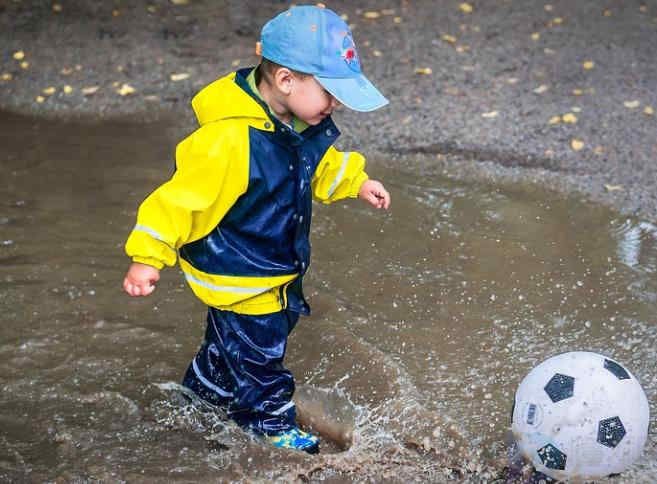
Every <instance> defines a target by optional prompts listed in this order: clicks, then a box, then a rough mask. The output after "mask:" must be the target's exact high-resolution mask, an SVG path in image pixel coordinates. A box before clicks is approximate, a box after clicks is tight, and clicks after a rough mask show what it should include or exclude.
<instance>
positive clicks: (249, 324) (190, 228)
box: [126, 69, 367, 435]
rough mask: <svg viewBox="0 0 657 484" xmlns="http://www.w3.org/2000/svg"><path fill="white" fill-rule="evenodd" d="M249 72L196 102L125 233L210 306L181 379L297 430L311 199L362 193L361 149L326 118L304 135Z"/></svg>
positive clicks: (266, 428) (273, 427)
mask: <svg viewBox="0 0 657 484" xmlns="http://www.w3.org/2000/svg"><path fill="white" fill-rule="evenodd" d="M251 70H252V69H243V70H240V71H238V72H235V73H232V74H230V75H228V76H226V77H224V78H222V79H219V80H217V81H215V82H213V83H212V84H210V85H209V86H207V87H205V88H204V89H203V90H202V91H201V92H200V93H199V94H198V95H197V96H195V97H194V99H193V101H192V106H193V108H194V110H195V112H196V115H197V118H198V121H199V123H200V125H201V127H200V128H199V129H198V130H196V131H195V132H194V133H193V134H191V135H190V136H189V137H187V138H186V139H185V140H183V141H182V142H181V143H180V144H179V145H178V146H177V148H176V171H175V173H174V175H173V177H172V178H171V180H169V181H168V182H166V183H165V184H163V185H162V186H160V187H159V188H157V189H156V190H155V191H154V192H153V193H152V194H150V195H149V196H148V197H147V198H146V200H144V202H143V203H142V204H141V206H140V208H139V212H138V215H137V224H136V225H135V227H134V229H133V231H132V232H131V234H130V236H129V237H128V241H127V242H126V252H127V254H128V255H129V256H130V257H132V260H133V261H135V262H141V263H144V264H149V265H152V266H154V267H157V268H158V269H159V268H162V267H163V266H164V265H169V266H170V265H173V264H174V263H175V262H176V260H178V261H179V263H180V266H181V268H182V270H183V273H184V274H185V278H186V280H187V282H188V283H189V285H190V287H191V288H192V290H193V291H194V293H195V294H196V296H198V298H199V299H201V300H202V301H203V302H205V303H206V304H207V305H208V306H209V307H210V308H209V312H208V328H207V331H206V337H205V341H204V343H203V345H202V346H201V349H200V351H199V352H198V354H197V356H196V357H195V358H194V360H193V361H192V363H191V365H190V367H189V369H188V371H187V374H186V375H185V379H184V382H183V384H184V385H185V386H187V387H189V388H191V389H192V390H193V391H195V392H196V393H197V394H198V395H199V396H201V398H204V399H206V400H208V401H210V402H211V403H215V404H217V405H225V406H227V408H228V412H229V415H230V416H231V417H232V418H233V419H234V420H235V421H237V422H238V423H239V424H240V425H243V426H245V427H250V428H253V429H255V430H256V431H258V432H262V433H266V434H268V435H272V434H278V433H280V432H284V431H288V430H290V429H292V428H294V420H295V407H294V403H293V401H292V395H293V393H294V380H293V378H292V375H291V373H290V372H289V371H288V370H286V369H285V367H284V366H283V357H284V356H285V348H286V344H287V336H288V334H289V332H290V331H291V330H292V328H293V327H294V325H295V324H296V321H297V319H298V317H299V313H305V314H307V313H308V312H309V308H308V305H307V304H306V301H305V299H304V297H303V293H302V290H301V280H302V277H303V275H304V274H305V272H306V270H307V269H308V265H309V263H310V242H309V232H310V218H311V211H312V199H313V198H314V199H315V200H318V201H320V202H323V203H331V202H334V201H336V200H340V199H342V198H346V197H356V196H357V195H358V192H359V190H360V187H361V185H362V183H363V182H364V181H365V180H367V174H366V173H365V172H364V170H363V167H364V163H365V161H364V158H363V157H362V156H361V155H360V154H358V153H349V152H346V153H341V152H339V151H337V150H336V149H335V148H334V147H333V142H334V141H335V140H336V138H337V137H338V135H339V132H338V129H337V128H336V126H335V124H333V121H332V120H331V119H330V117H329V118H326V119H324V120H323V121H322V122H321V123H320V124H318V125H316V126H310V127H308V128H306V129H305V130H303V131H302V132H301V133H297V132H295V131H294V130H293V129H291V128H290V127H289V126H286V125H285V124H284V123H281V122H280V121H279V120H278V119H276V118H275V117H274V116H273V115H271V113H270V112H269V108H268V107H267V105H266V104H264V102H263V101H262V100H260V99H258V96H256V95H255V94H254V93H253V92H252V91H251V89H250V88H249V86H248V83H247V80H246V78H247V76H248V75H249V73H250V72H251Z"/></svg>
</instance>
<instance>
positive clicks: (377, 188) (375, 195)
mask: <svg viewBox="0 0 657 484" xmlns="http://www.w3.org/2000/svg"><path fill="white" fill-rule="evenodd" d="M358 198H361V199H363V200H365V201H366V202H368V203H369V204H370V205H372V206H373V207H376V208H385V209H386V210H388V207H389V206H390V194H389V193H388V192H387V190H386V189H385V188H384V187H383V184H382V183H381V182H378V181H376V180H367V181H365V183H363V184H362V185H361V187H360V190H359V192H358Z"/></svg>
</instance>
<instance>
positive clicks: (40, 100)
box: [34, 96, 46, 103]
mask: <svg viewBox="0 0 657 484" xmlns="http://www.w3.org/2000/svg"><path fill="white" fill-rule="evenodd" d="M34 100H35V101H36V102H38V103H42V102H43V101H45V100H46V98H45V97H43V96H37V97H36V98H34Z"/></svg>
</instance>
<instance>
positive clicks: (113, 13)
mask: <svg viewBox="0 0 657 484" xmlns="http://www.w3.org/2000/svg"><path fill="white" fill-rule="evenodd" d="M119 15H121V10H119V9H116V8H115V9H114V10H112V17H118V16H119Z"/></svg>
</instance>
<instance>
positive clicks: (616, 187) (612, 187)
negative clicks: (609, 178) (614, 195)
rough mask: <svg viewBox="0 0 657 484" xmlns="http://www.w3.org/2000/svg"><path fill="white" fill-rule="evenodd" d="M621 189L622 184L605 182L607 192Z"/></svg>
mask: <svg viewBox="0 0 657 484" xmlns="http://www.w3.org/2000/svg"><path fill="white" fill-rule="evenodd" d="M622 189H623V185H608V184H606V183H605V190H607V191H608V192H617V191H619V190H622Z"/></svg>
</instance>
